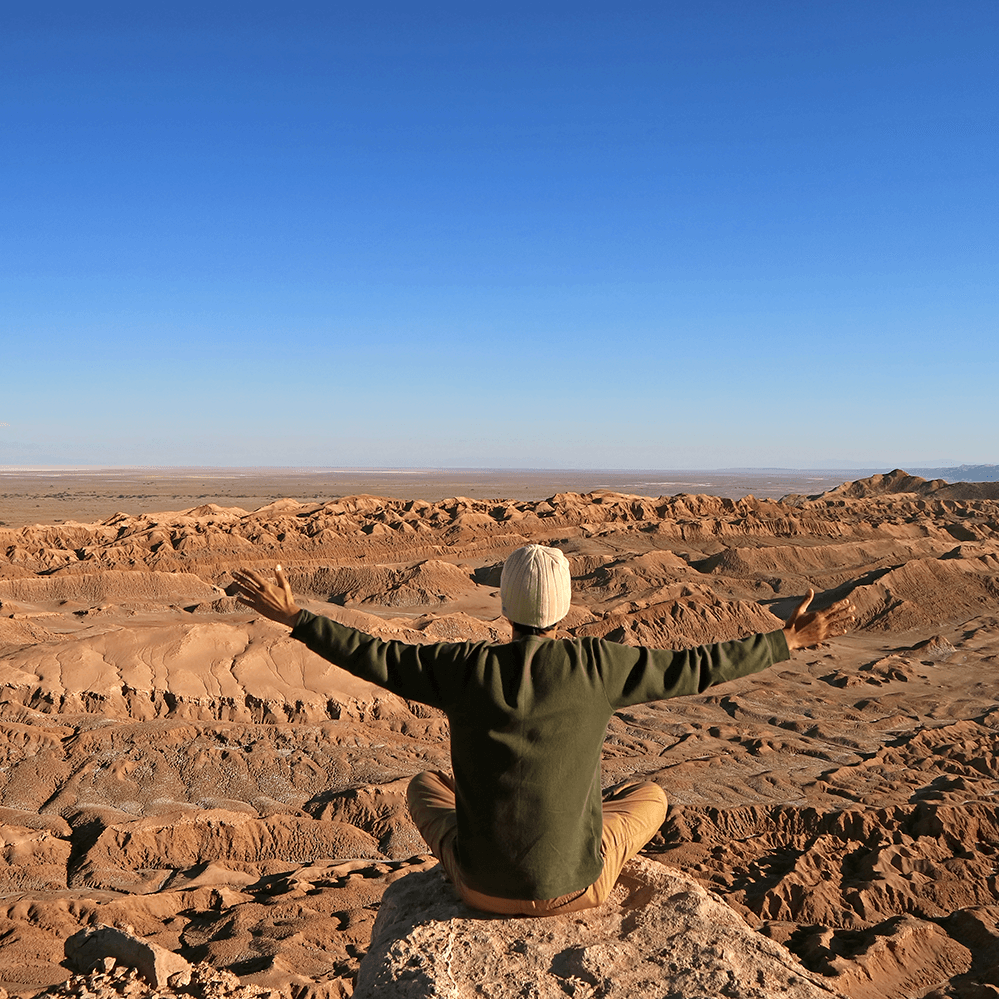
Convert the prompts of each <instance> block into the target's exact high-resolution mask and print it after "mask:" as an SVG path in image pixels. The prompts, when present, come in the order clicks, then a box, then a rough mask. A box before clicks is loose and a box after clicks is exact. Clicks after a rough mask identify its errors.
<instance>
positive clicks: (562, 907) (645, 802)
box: [408, 770, 667, 916]
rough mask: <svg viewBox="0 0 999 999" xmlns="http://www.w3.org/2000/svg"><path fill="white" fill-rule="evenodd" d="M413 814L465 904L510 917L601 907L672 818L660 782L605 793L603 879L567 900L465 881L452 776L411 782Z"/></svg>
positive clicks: (427, 773) (434, 775) (428, 773)
mask: <svg viewBox="0 0 999 999" xmlns="http://www.w3.org/2000/svg"><path fill="white" fill-rule="evenodd" d="M408 799H409V811H410V814H411V815H412V816H413V821H414V822H415V823H416V827H417V828H418V829H419V830H420V835H421V836H423V838H424V839H425V840H426V841H427V845H428V846H429V847H430V850H431V852H432V853H433V855H434V856H435V857H436V858H437V859H438V860H439V861H440V862H441V864H442V865H443V867H444V870H445V871H446V872H447V876H448V877H449V878H450V879H451V881H452V882H453V884H454V886H455V888H456V889H457V891H458V894H459V895H460V896H461V898H462V900H463V901H464V902H465V903H466V904H468V905H470V906H472V907H473V908H475V909H481V910H482V911H484V912H497V913H500V914H501V915H504V916H557V915H562V914H563V913H567V912H578V911H579V910H580V909H592V908H593V907H594V906H597V905H600V903H601V902H603V900H604V899H605V898H607V896H608V895H609V894H610V892H611V889H612V888H613V887H614V883H615V882H616V881H617V877H618V875H619V874H620V873H621V868H622V867H624V865H625V863H626V862H627V861H628V860H630V859H631V858H632V857H634V856H635V854H636V853H638V851H639V850H641V848H642V847H643V846H645V844H646V843H648V841H649V840H650V839H651V838H652V836H653V834H654V833H655V831H656V830H657V829H658V828H659V827H660V826H661V825H662V824H663V821H664V820H665V818H666V809H667V801H666V794H665V792H664V791H663V790H662V788H660V787H659V785H658V784H652V783H651V782H648V781H625V782H624V783H621V784H616V785H615V786H614V787H611V788H608V789H607V790H606V791H604V793H603V825H604V831H603V837H602V839H601V841H600V855H601V856H602V857H603V861H604V867H603V871H602V872H601V874H600V877H599V878H597V880H596V881H595V882H594V883H593V884H592V885H590V887H589V888H584V889H582V890H581V891H578V892H573V893H572V894H570V895H563V896H562V897H561V898H549V899H535V900H531V899H523V900H521V899H510V898H495V897H493V896H492V895H483V894H481V893H480V892H477V891H475V890H474V889H473V888H469V887H468V885H466V884H465V883H464V880H463V879H462V876H461V871H460V870H459V868H458V862H457V858H456V856H455V848H454V844H455V839H456V838H457V835H458V822H457V817H456V814H455V809H454V781H453V780H452V779H451V778H450V777H448V776H447V775H446V774H442V773H439V772H432V771H429V770H427V771H424V772H423V773H421V774H417V775H416V776H415V777H414V778H413V779H412V780H411V781H410V783H409V791H408Z"/></svg>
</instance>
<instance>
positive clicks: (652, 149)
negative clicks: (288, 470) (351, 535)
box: [0, 0, 999, 468]
mask: <svg viewBox="0 0 999 999" xmlns="http://www.w3.org/2000/svg"><path fill="white" fill-rule="evenodd" d="M0 35H2V37H0V67H2V68H0V72H2V74H3V76H4V77H5V79H4V83H3V87H2V90H0V111H2V122H0V148H2V149H3V156H2V159H0V171H2V180H3V187H2V197H0V323H2V350H0V465H43V464H103V465H116V464H128V465H132V464H149V465H170V464H174V465H193V464H202V465H315V466H355V467H356V466H361V467H381V466H389V467H400V466H434V467H457V466H477V467H484V466H491V467H551V468H558V467H575V468H720V467H730V466H779V467H819V466H822V465H829V464H839V465H841V466H842V467H851V468H855V467H861V466H863V467H879V466H884V467H886V468H892V467H895V466H899V465H900V466H903V467H905V466H906V465H909V466H919V465H935V464H951V463H960V462H967V463H977V462H984V463H995V462H999V432H997V431H999V418H997V411H996V401H995V400H996V393H997V389H996V384H997V375H999V363H997V362H999V323H997V318H999V292H997V277H999V274H997V263H999V252H997V237H996V234H997V232H999V211H997V191H999V184H997V165H999V155H997V150H999V114H997V95H999V59H997V57H996V52H997V47H999V4H997V3H996V2H995V0H958V2H955V3H946V4H945V3H941V2H939V0H905V2H893V0H874V2H871V0H860V2H852V0H842V2H840V0H837V2H833V0H820V2H805V0H793V2H791V0H767V2H763V0H724V2H722V0H698V2H697V3H692V2H683V3H679V2H667V0H659V2H655V3H647V2H629V0H624V2H621V3H616V4H610V3H604V2H601V3H590V2H574V3H546V2H545V0H536V2H534V3H530V4H528V3H519V2H505V3H503V4H494V3H489V2H481V3H480V2H469V0H461V2H443V3H442V2H435V0H428V2H426V3H420V4H417V3H414V2H412V0H409V2H382V0H365V2H363V3H361V2H353V0H351V2H335V0H329V2H325V3H315V2H294V0H289V2H287V3H283V4H278V3H267V4H262V3H256V2H245V0H244V2H240V3H220V2H213V0H204V2H200V3H197V4H193V3H187V2H177V0H174V2H171V3H169V4H167V3H162V4H139V3H135V2H134V0H129V2H127V3H119V4H115V3H106V2H102V0H94V2H93V3H86V4H83V3H79V2H77V0H74V2H72V3H68V2H39V3H36V4H28V3H23V2H22V3H19V4H15V5H12V8H8V9H7V11H6V12H5V15H4V25H3V29H2V32H0Z"/></svg>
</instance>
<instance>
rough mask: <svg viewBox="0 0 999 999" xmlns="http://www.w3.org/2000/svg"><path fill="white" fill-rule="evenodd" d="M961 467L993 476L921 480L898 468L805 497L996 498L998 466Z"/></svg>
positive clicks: (788, 498)
mask: <svg viewBox="0 0 999 999" xmlns="http://www.w3.org/2000/svg"><path fill="white" fill-rule="evenodd" d="M963 467H967V468H972V469H980V468H986V469H992V470H993V475H994V476H995V477H994V478H993V479H991V480H982V481H978V482H970V481H966V480H958V481H953V482H947V481H946V480H945V478H944V477H943V476H938V477H937V478H934V479H924V478H923V477H922V476H919V475H910V474H909V473H908V472H905V471H903V470H902V469H901V468H896V469H895V470H894V471H891V472H888V473H887V474H885V475H880V474H878V475H871V476H869V477H868V478H865V479H856V480H854V481H853V482H844V483H843V484H842V485H840V486H837V487H836V488H835V489H830V490H827V491H826V492H824V493H818V494H815V495H813V496H809V497H808V499H819V498H820V497H821V498H823V499H831V498H833V497H843V498H848V499H868V498H869V497H872V496H886V495H893V494H899V493H914V494H915V495H917V496H925V497H932V498H933V499H952V500H972V499H999V474H996V473H997V471H999V466H996V465H976V466H963ZM924 471H925V469H924ZM784 499H785V500H787V501H791V502H794V501H798V502H800V501H801V500H802V499H804V497H800V496H786V497H784Z"/></svg>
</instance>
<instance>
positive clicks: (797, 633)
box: [784, 589, 856, 651]
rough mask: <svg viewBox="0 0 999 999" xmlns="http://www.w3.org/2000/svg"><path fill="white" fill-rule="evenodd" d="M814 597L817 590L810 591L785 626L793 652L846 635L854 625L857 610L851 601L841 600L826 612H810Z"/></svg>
mask: <svg viewBox="0 0 999 999" xmlns="http://www.w3.org/2000/svg"><path fill="white" fill-rule="evenodd" d="M814 596H815V590H812V589H809V591H808V595H807V596H806V597H805V599H804V600H802V601H801V603H800V604H798V607H797V609H796V610H795V611H794V613H793V614H792V615H791V616H790V617H789V618H788V619H787V623H786V624H785V625H784V638H786V639H787V647H788V649H789V650H791V651H793V650H794V649H806V648H808V647H809V646H811V645H818V644H819V643H821V642H824V641H825V640H826V639H827V638H835V637H836V636H837V635H842V634H845V633H846V632H847V631H849V630H850V625H852V624H853V618H854V613H855V611H856V608H855V607H854V606H853V604H852V603H850V601H849V600H839V601H837V602H836V603H834V604H833V605H832V606H831V607H827V608H826V609H825V610H821V611H808V605H809V604H810V603H811V602H812V598H813V597H814ZM806 612H807V613H806Z"/></svg>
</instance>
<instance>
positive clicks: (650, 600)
mask: <svg viewBox="0 0 999 999" xmlns="http://www.w3.org/2000/svg"><path fill="white" fill-rule="evenodd" d="M994 486H995V484H994V483H982V484H974V483H958V484H952V485H947V484H946V483H944V482H943V481H942V480H934V481H930V482H927V481H925V480H922V479H919V478H918V477H915V476H909V475H906V474H905V473H903V472H896V473H892V474H891V475H889V476H874V477H872V478H871V479H868V480H862V481H858V482H854V483H849V484H846V485H843V486H841V487H838V488H836V489H833V490H832V491H830V492H827V493H824V494H822V495H819V496H811V497H808V496H804V495H795V496H791V497H788V498H786V499H785V500H784V501H777V500H773V499H755V498H753V497H744V498H742V499H738V500H730V499H725V498H721V497H714V496H696V495H677V496H663V497H658V498H653V497H648V496H640V495H626V494H621V493H613V492H608V491H603V490H601V491H596V492H590V493H572V492H563V493H556V494H554V495H552V496H549V497H548V498H547V499H546V500H543V501H538V500H531V501H526V500H515V499H482V498H468V497H464V498H463V497H450V498H445V499H443V500H435V501H433V502H430V501H424V500H418V499H412V500H400V499H395V498H380V497H377V496H372V495H359V496H351V497H342V498H338V499H335V500H324V501H299V500H295V499H292V498H285V499H281V500H278V501H275V502H270V503H268V504H267V505H266V506H264V507H262V508H260V509H257V510H255V511H252V512H248V511H246V510H244V509H242V508H240V507H234V506H230V505H228V504H226V503H225V502H217V503H215V502H207V503H201V504H199V505H197V506H194V507H190V508H188V509H185V510H182V511H175V512H170V511H165V512H158V513H142V514H136V515H131V514H123V513H119V514H115V515H114V516H110V517H107V518H106V519H104V520H103V521H101V522H98V523H79V522H72V523H62V524H48V525H29V526H25V527H18V528H11V527H0V685H2V686H0V735H2V738H0V753H2V762H0V986H3V987H5V988H7V989H8V990H9V991H10V992H12V993H15V994H18V995H32V994H34V993H36V992H38V991H39V990H40V989H42V988H44V987H46V986H49V985H53V984H55V983H59V982H62V981H64V980H65V979H66V978H67V976H68V975H69V970H68V969H67V967H66V966H65V965H64V964H62V963H61V962H63V961H64V960H65V955H64V944H65V941H66V939H67V938H68V937H69V936H71V935H72V934H73V933H75V932H77V931H78V930H79V929H80V928H81V927H86V926H91V925H96V924H97V923H106V924H108V925H115V926H121V927H125V926H131V927H133V929H134V932H135V933H137V934H138V935H140V936H144V937H147V938H149V939H150V940H152V941H154V942H156V943H158V944H160V945H162V946H164V947H166V948H168V949H169V950H171V951H174V952H177V953H179V954H181V955H183V956H184V957H185V958H186V959H187V960H189V961H191V962H194V963H196V962H198V961H204V962H208V965H210V966H211V967H213V968H215V969H217V970H218V971H220V972H221V971H228V972H232V973H234V974H235V975H236V976H237V979H238V982H241V983H242V984H243V985H244V986H247V987H248V986H251V985H256V986H262V987H267V988H272V987H273V988H277V987H280V988H283V989H285V991H286V993H287V994H288V995H289V996H290V995H291V994H292V992H291V991H288V990H292V991H293V992H294V995H295V997H296V999H299V997H312V996H315V997H325V996H337V995H341V994H343V995H346V994H349V992H350V990H351V988H352V987H353V982H354V979H355V977H356V974H357V969H358V966H359V961H360V959H361V957H362V956H363V954H364V952H365V950H366V948H367V946H368V940H369V938H370V934H371V927H372V923H373V920H374V913H375V911H376V910H377V906H378V902H379V899H380V898H381V895H382V893H383V892H384V889H385V887H386V885H387V884H389V883H390V882H391V881H393V880H395V879H397V878H399V877H402V876H404V875H405V874H406V873H407V872H408V871H411V870H425V869H428V868H429V867H430V866H431V860H430V859H429V858H428V857H427V856H426V854H425V847H424V846H423V844H422V841H421V840H420V839H419V837H418V835H417V834H416V832H415V829H414V828H413V826H412V823H411V822H410V821H409V819H408V816H407V813H406V810H405V805H404V789H405V784H406V781H407V780H408V778H409V777H410V776H411V775H412V774H414V773H416V772H417V771H419V770H422V769H426V768H427V767H433V768H443V769H446V768H447V767H448V754H447V727H446V720H445V719H444V718H443V717H442V716H441V715H440V714H439V712H436V711H434V710H432V709H429V708H426V707H424V706H422V705H418V704H412V703H408V702H406V701H403V700H402V699H400V698H397V697H395V696H394V695H391V694H388V693H386V692H384V691H382V690H379V689H378V688H375V687H372V686H371V685H369V684H366V683H364V682H362V681H359V680H356V679H355V678H353V677H350V676H349V675H348V674H346V673H344V672H343V671H341V670H339V669H337V668H336V667H334V666H331V665H330V664H328V663H325V662H323V661H321V660H319V659H317V658H316V657H314V656H312V655H311V654H310V653H309V652H308V651H307V650H305V649H304V647H303V646H301V645H299V644H298V643H295V642H292V641H291V640H290V639H289V638H288V636H287V630H286V629H282V628H280V627H278V626H277V625H274V624H272V623H270V622H267V621H264V620H259V619H255V618H254V616H253V615H251V614H249V613H248V612H247V611H246V610H245V609H244V608H241V606H240V605H239V604H238V603H237V601H236V600H235V597H234V596H233V592H234V588H233V584H232V575H231V573H232V571H233V570H234V569H235V568H237V567H243V566H252V567H257V568H260V569H269V568H270V567H271V566H273V564H274V563H275V562H278V561H280V562H281V563H282V564H283V565H284V566H285V567H286V568H287V570H288V574H289V578H290V579H291V580H292V583H293V585H294V587H295V589H296V592H298V593H299V594H300V595H301V596H302V598H303V602H304V604H305V606H308V607H309V608H310V609H312V610H315V611H317V612H321V613H326V614H328V615H330V616H332V617H335V618H337V619H338V620H342V621H344V622H345V623H348V624H352V625H354V626H357V627H361V628H363V629H364V630H367V631H370V632H372V633H375V634H378V635H380V636H383V637H393V638H396V637H397V638H402V639H404V640H406V641H410V642H434V641H442V640H465V639H475V640H480V639H481V640H504V639H505V637H506V636H507V634H508V631H507V627H506V625H505V624H504V622H503V621H502V618H501V614H500V606H499V596H498V584H499V567H500V565H501V564H502V560H503V559H504V558H505V557H506V555H507V554H508V553H509V552H510V551H512V550H513V549H514V548H516V547H518V546H519V545H521V544H523V543H525V542H526V541H528V540H531V541H541V542H545V543H551V544H557V545H558V546H559V547H560V548H562V549H563V550H564V551H565V553H566V554H567V556H568V557H569V559H570V564H571V566H572V573H573V578H574V587H575V595H574V603H573V608H572V610H571V612H570V615H569V617H568V618H567V620H566V630H567V631H568V632H569V633H573V634H579V635H606V636H608V637H611V638H613V639H615V640H618V641H624V642H629V643H646V644H656V645H665V646H674V647H682V646H688V645H693V644H697V643H700V642H703V641H713V640H720V639H725V638H731V637H736V636H738V635H742V634H746V633H749V632H753V631H757V630H769V629H772V628H775V627H778V626H779V621H780V620H782V619H783V618H784V617H785V616H786V615H787V614H788V613H789V612H790V611H791V609H792V608H793V607H794V606H795V604H796V602H797V601H798V600H799V599H800V597H801V595H802V594H803V593H804V592H805V590H806V589H807V588H808V587H813V588H814V589H815V590H816V592H817V598H816V601H817V603H818V604H819V605H822V604H825V603H829V602H832V601H833V600H835V599H838V598H839V597H841V596H843V595H846V594H850V595H851V596H852V599H853V600H854V602H855V603H856V605H857V607H858V611H859V620H858V628H857V630H856V631H855V632H854V633H852V634H851V635H849V636H845V637H844V638H842V639H838V640H836V641H835V642H832V643H830V644H829V645H827V646H823V647H821V648H819V649H815V650H809V651H806V652H799V653H797V654H796V655H795V657H794V658H793V659H792V660H791V661H790V662H788V663H783V664H781V665H779V666H777V667H775V668H774V669H772V670H770V671H768V672H767V673H764V674H760V675H758V676H756V677H751V678H747V679H744V680H740V681H737V682H735V683H732V684H729V685H726V686H725V687H721V688H716V689H714V690H713V691H710V692H709V693H707V694H706V695H704V696H701V697H695V698H688V699H683V700H674V701H670V702H663V703H659V704H652V705H645V706H641V707H637V708H633V709H629V710H628V711H626V712H621V713H619V714H618V715H617V716H616V717H615V718H614V719H613V721H612V723H611V726H610V729H609V731H608V737H607V740H606V743H605V751H604V780H605V783H608V784H609V783H612V782H614V781H616V780H619V779H622V778H623V777H626V776H631V775H635V774H638V775H642V776H647V777H649V778H650V779H653V780H656V781H658V782H659V783H660V784H661V785H662V786H663V787H664V789H665V790H666V791H667V794H668V795H669V796H670V800H671V806H672V807H671V811H670V815H669V817H668V818H667V821H666V824H665V825H664V826H663V828H662V830H661V831H660V833H659V834H658V835H657V837H656V839H655V840H654V841H653V843H652V844H651V845H650V848H649V850H647V851H646V856H647V857H650V858H652V859H659V860H661V861H663V862H664V863H667V864H669V865H671V866H673V867H677V868H680V869H682V870H683V871H685V872H686V873H687V874H689V875H691V876H693V877H694V878H696V879H697V881H699V882H700V884H702V885H703V886H704V887H706V888H709V889H711V890H712V891H714V892H717V893H718V894H719V895H720V896H721V897H722V898H723V899H724V900H725V902H726V903H727V904H728V905H729V906H730V907H731V908H732V909H734V911H736V912H737V913H738V914H739V915H740V916H741V917H742V918H743V920H744V921H745V922H746V923H747V924H748V925H749V926H750V927H751V928H753V929H754V930H758V931H759V932H761V933H763V934H765V935H766V936H768V937H771V938H772V939H773V940H775V941H776V942H778V943H780V944H783V945H784V946H786V947H788V948H789V949H790V950H791V952H792V953H793V954H795V955H796V956H797V958H798V959H799V960H800V961H801V962H802V963H803V964H804V966H805V967H806V968H807V969H809V971H810V972H811V973H814V974H816V975H818V976H820V977H822V978H823V979H824V980H827V981H828V982H829V985H830V990H831V991H833V992H838V993H840V994H843V995H847V996H851V997H855V999H861V997H868V996H899V997H901V996H909V995H926V996H930V995H932V996H952V997H961V999H971V997H978V996H983V995H990V994H999V975H997V973H996V971H995V969H996V967H997V966H999V883H997V876H996V856H997V853H999V813H997V800H996V797H997V794H999V755H997V746H999V734H997V733H999V703H997V698H996V668H997V665H999V645H997V641H999V495H997V494H996V491H995V489H994V488H993V487H994ZM903 972H904V973H903ZM237 979H233V980H231V982H230V984H232V982H233V981H237ZM913 982H917V983H920V984H918V985H914V984H913ZM233 988H235V986H233ZM989 990H992V991H989Z"/></svg>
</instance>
